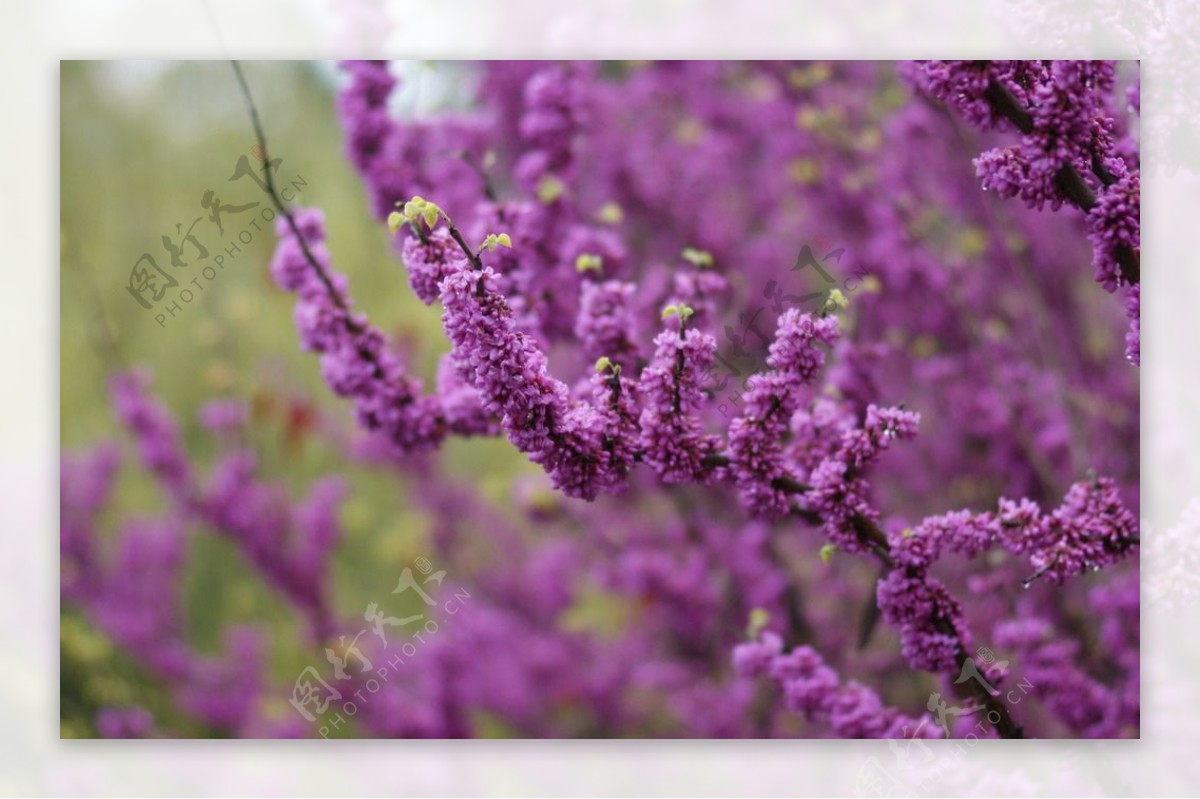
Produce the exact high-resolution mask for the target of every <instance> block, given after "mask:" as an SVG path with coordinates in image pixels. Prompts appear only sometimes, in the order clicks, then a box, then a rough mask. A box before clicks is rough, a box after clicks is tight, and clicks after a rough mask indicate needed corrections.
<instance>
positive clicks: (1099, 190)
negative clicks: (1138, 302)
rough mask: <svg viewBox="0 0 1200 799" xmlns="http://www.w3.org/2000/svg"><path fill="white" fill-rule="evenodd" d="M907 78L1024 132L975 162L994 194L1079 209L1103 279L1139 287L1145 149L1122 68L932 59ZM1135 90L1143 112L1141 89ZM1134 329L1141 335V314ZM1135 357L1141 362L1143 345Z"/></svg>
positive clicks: (965, 112) (965, 109)
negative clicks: (1134, 128)
mask: <svg viewBox="0 0 1200 799" xmlns="http://www.w3.org/2000/svg"><path fill="white" fill-rule="evenodd" d="M907 75H908V77H909V79H910V81H911V82H912V83H913V84H914V85H916V86H917V87H919V88H920V89H921V90H923V91H925V92H927V93H928V94H929V95H930V96H932V97H935V98H937V99H939V100H941V101H943V102H945V103H946V104H947V105H949V106H951V107H952V108H954V109H955V110H956V111H958V112H959V113H961V114H962V116H963V118H964V119H965V120H966V121H967V122H969V123H970V124H972V125H974V126H976V127H980V128H985V129H988V128H995V127H1000V128H1008V127H1015V128H1016V129H1017V130H1018V131H1019V132H1020V133H1021V134H1022V136H1021V141H1020V143H1019V144H1016V145H1006V146H998V147H995V148H993V149H991V150H988V151H986V152H984V153H983V154H982V155H980V156H979V157H978V158H977V159H976V160H975V166H976V171H977V173H978V175H979V177H980V179H981V180H982V182H983V186H984V188H985V189H992V190H994V191H995V192H996V193H997V194H999V195H1000V196H1001V197H1020V198H1021V200H1022V201H1023V202H1024V203H1025V204H1026V205H1028V206H1029V207H1031V208H1037V209H1041V208H1043V207H1045V206H1047V205H1048V206H1050V207H1051V208H1052V209H1055V210H1057V209H1058V208H1060V207H1062V206H1063V205H1064V204H1066V205H1071V206H1074V207H1076V208H1079V209H1080V210H1082V211H1083V212H1084V213H1086V215H1087V226H1088V239H1089V241H1090V242H1091V243H1092V247H1093V258H1092V261H1093V264H1094V267H1095V279H1096V282H1098V283H1100V285H1101V286H1103V287H1104V290H1105V291H1108V292H1114V291H1116V290H1117V288H1118V287H1120V286H1128V287H1133V286H1136V285H1137V284H1138V283H1139V282H1140V280H1141V274H1140V252H1141V237H1140V229H1141V219H1140V208H1141V179H1140V170H1139V164H1138V161H1137V158H1136V155H1137V147H1136V144H1133V143H1132V142H1131V141H1130V139H1129V137H1128V134H1127V132H1126V131H1125V130H1124V128H1123V127H1122V125H1121V123H1120V122H1119V116H1120V115H1119V113H1118V111H1117V105H1118V103H1117V102H1116V101H1115V100H1114V97H1115V93H1116V92H1115V90H1116V85H1117V70H1116V65H1115V63H1114V62H1111V61H1047V62H1026V61H926V62H917V65H916V66H915V67H914V68H911V69H909V70H907ZM1130 89H1131V90H1132V95H1131V100H1132V104H1133V106H1134V107H1135V108H1136V103H1137V98H1138V94H1137V85H1136V84H1134V85H1133V86H1131V87H1130ZM1131 324H1132V325H1133V328H1132V329H1131V331H1130V335H1132V336H1136V335H1137V333H1136V332H1134V331H1135V330H1136V329H1137V326H1138V324H1139V323H1138V318H1137V315H1136V312H1135V313H1133V314H1131ZM1127 354H1128V355H1129V356H1130V360H1132V361H1133V362H1134V363H1135V364H1137V363H1139V362H1140V352H1139V351H1138V349H1137V348H1135V347H1133V346H1131V347H1130V348H1129V350H1128V353H1127Z"/></svg>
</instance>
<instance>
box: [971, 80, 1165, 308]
mask: <svg viewBox="0 0 1200 799" xmlns="http://www.w3.org/2000/svg"><path fill="white" fill-rule="evenodd" d="M983 97H984V99H985V100H987V102H988V105H990V106H991V108H992V111H994V112H995V113H996V114H998V115H1000V116H1002V117H1004V118H1005V119H1007V120H1008V121H1009V122H1011V123H1012V124H1013V126H1014V127H1015V128H1016V129H1017V130H1019V131H1020V132H1021V133H1023V134H1025V135H1029V134H1030V133H1032V132H1033V115H1032V114H1030V113H1029V110H1028V109H1027V108H1025V107H1024V106H1023V105H1021V103H1020V102H1019V101H1018V100H1017V98H1016V97H1014V96H1013V94H1012V92H1010V91H1009V90H1008V89H1007V88H1005V87H1004V86H1002V85H1000V84H999V83H997V82H996V81H992V82H990V83H989V84H988V87H987V89H986V90H985V91H984V93H983ZM1091 162H1092V172H1093V173H1094V174H1095V175H1096V177H1097V179H1098V180H1099V181H1100V182H1101V183H1102V184H1103V185H1105V186H1111V185H1112V184H1113V183H1114V182H1115V181H1116V178H1115V177H1114V176H1113V175H1112V173H1110V172H1109V171H1108V170H1107V169H1106V168H1105V167H1104V165H1103V164H1101V163H1100V159H1099V158H1098V157H1097V155H1096V154H1095V153H1093V154H1092V158H1091ZM1054 183H1055V185H1056V186H1057V187H1058V189H1059V191H1061V192H1062V193H1063V195H1064V196H1065V197H1066V198H1067V199H1068V200H1070V201H1071V204H1073V205H1074V206H1076V207H1077V208H1079V209H1081V210H1082V211H1084V212H1085V213H1086V212H1088V211H1091V210H1092V209H1093V208H1095V207H1096V194H1095V193H1094V192H1093V191H1092V189H1091V187H1090V186H1088V184H1087V181H1085V180H1084V179H1083V175H1081V174H1079V170H1077V169H1076V168H1075V166H1074V165H1073V164H1069V163H1067V164H1063V165H1062V166H1061V167H1059V169H1058V172H1057V173H1055V175H1054ZM1114 254H1115V257H1116V259H1117V264H1118V266H1120V268H1121V277H1122V278H1124V280H1125V282H1127V283H1129V284H1130V285H1136V284H1137V283H1139V282H1140V281H1141V276H1142V259H1141V255H1139V254H1138V253H1137V252H1136V251H1134V249H1133V248H1132V247H1130V246H1129V245H1127V244H1120V245H1118V246H1117V248H1116V252H1115V253H1114Z"/></svg>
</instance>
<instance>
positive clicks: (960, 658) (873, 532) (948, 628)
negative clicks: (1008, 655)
mask: <svg viewBox="0 0 1200 799" xmlns="http://www.w3.org/2000/svg"><path fill="white" fill-rule="evenodd" d="M705 463H706V464H707V465H709V466H712V467H719V466H729V465H730V464H731V463H732V460H731V459H730V458H729V457H728V456H726V455H709V456H708V457H706V458H705ZM771 485H772V486H773V487H774V488H776V489H778V490H780V491H785V492H788V493H792V494H804V493H807V492H809V491H811V490H812V486H810V485H807V484H805V483H801V482H800V481H798V480H795V479H794V478H791V477H779V478H776V479H775V480H773V481H772V483H771ZM796 513H797V514H798V515H799V516H801V517H802V518H804V519H805V520H806V521H808V522H810V523H813V524H821V523H822V519H821V517H820V515H819V514H817V513H814V512H813V511H809V510H797V511H796ZM850 525H851V527H852V528H853V529H854V532H855V534H856V535H857V536H858V538H859V540H860V541H862V543H863V544H864V545H865V546H866V548H867V549H868V550H869V551H870V552H871V554H873V555H874V556H875V557H876V558H878V559H879V561H880V562H881V563H882V564H883V565H884V567H885V568H886V569H893V568H895V561H894V560H893V558H892V555H891V547H890V546H889V544H888V540H887V534H886V533H885V532H884V531H883V529H882V528H881V527H880V526H879V525H878V524H876V523H875V522H874V521H872V520H871V519H868V518H867V517H866V516H864V515H863V514H861V513H856V514H854V515H853V516H852V517H851V519H850ZM935 626H937V628H938V631H939V632H941V633H943V634H945V635H948V636H950V637H952V638H953V639H954V642H955V658H954V659H955V665H956V667H957V668H958V670H959V674H961V673H962V671H963V667H964V666H965V664H966V663H967V662H968V661H970V660H971V656H970V655H969V654H968V653H967V650H966V647H965V646H964V644H963V641H962V638H961V637H960V636H959V634H958V631H957V630H956V629H954V626H953V625H951V624H950V623H949V622H948V621H946V620H943V619H937V620H935ZM955 676H957V675H955ZM955 688H956V690H958V691H959V692H960V693H961V694H963V695H964V696H965V697H969V698H974V699H977V700H978V701H979V702H980V703H981V704H982V705H983V708H984V710H985V712H986V716H987V717H989V718H990V717H991V715H992V714H993V713H994V714H995V715H996V716H997V718H998V721H997V722H996V724H995V727H996V732H997V733H999V735H1000V737H1001V738H1024V737H1025V735H1024V731H1023V730H1022V728H1021V726H1020V725H1019V724H1017V723H1016V722H1015V721H1014V720H1013V718H1012V716H1011V715H1010V714H1009V712H1008V708H1006V707H1005V706H1004V703H1002V702H1000V701H999V700H997V698H996V697H995V696H993V695H992V694H991V692H990V691H988V689H987V688H986V687H985V686H983V685H982V684H980V683H979V681H977V680H967V681H966V684H956V685H955Z"/></svg>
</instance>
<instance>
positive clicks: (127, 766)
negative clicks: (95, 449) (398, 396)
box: [0, 0, 1200, 796]
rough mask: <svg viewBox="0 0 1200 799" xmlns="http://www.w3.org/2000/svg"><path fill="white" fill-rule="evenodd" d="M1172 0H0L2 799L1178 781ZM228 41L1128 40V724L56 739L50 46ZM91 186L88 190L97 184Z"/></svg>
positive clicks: (891, 47)
mask: <svg viewBox="0 0 1200 799" xmlns="http://www.w3.org/2000/svg"><path fill="white" fill-rule="evenodd" d="M1196 5H1197V4H1196V2H1195V0H1189V1H1188V2H1165V3H1161V2H1160V3H1146V4H1138V3H1132V2H1112V1H1111V0H1092V1H1091V2H1074V1H1073V0H1058V1H1057V2H1052V3H1042V4H1038V3H1036V2H1034V1H1033V0H1018V2H1009V3H1001V2H996V1H995V0H987V1H986V2H978V3H962V4H958V3H953V2H939V3H930V2H926V3H921V4H912V3H909V4H900V3H896V2H882V3H872V4H867V3H850V2H843V3H825V2H823V3H819V4H818V3H812V2H800V1H799V0H790V1H788V2H775V3H767V2H746V1H745V0H738V2H732V0H721V2H707V1H705V0H604V2H599V1H598V0H569V1H568V0H545V1H543V2H502V0H457V1H455V0H448V1H442V0H424V2H412V1H411V0H401V1H400V2H394V3H383V2H372V1H371V0H358V1H357V2H353V1H352V2H346V3H335V2H332V0H303V2H295V0H293V1H292V2H284V0H268V1H263V0H210V3H209V5H208V7H207V9H206V6H205V4H204V3H203V2H202V0H190V1H189V2H175V1H174V0H116V1H113V2H100V1H99V0H94V1H92V2H89V1H88V0H50V1H49V2H47V1H45V0H43V1H42V2H36V1H34V0H29V1H28V2H26V1H25V0H2V4H0V40H2V43H3V47H0V59H3V60H4V62H5V63H4V70H3V72H2V73H0V74H2V75H3V78H0V79H2V80H3V81H4V91H3V94H0V103H2V104H3V106H2V107H3V112H2V113H0V158H3V160H4V169H3V171H0V180H2V181H3V182H2V184H0V235H2V239H0V241H2V242H3V249H2V250H0V252H2V253H3V260H4V264H3V278H4V280H3V284H2V285H3V288H4V291H3V292H2V293H0V370H2V371H0V374H2V375H3V382H2V383H0V385H2V387H3V390H2V391H0V513H2V514H3V521H4V524H3V536H2V538H0V793H12V794H26V795H28V794H47V793H48V794H59V793H69V794H76V795H110V794H115V795H123V796H132V795H143V794H145V795H161V794H163V793H167V794H173V793H183V794H186V795H225V794H242V795H245V794H251V795H254V794H262V795H323V794H332V795H337V796H346V795H360V794H363V795H365V794H381V793H386V794H399V795H409V794H427V795H447V794H451V795H463V794H467V795H470V794H501V795H556V796H572V795H607V794H617V795H624V794H631V795H635V794H636V795H655V794H664V795H714V796H715V795H740V794H747V795H809V794H812V795H871V794H870V791H871V790H872V789H871V788H870V787H869V785H868V783H867V782H866V778H867V777H868V776H870V775H871V774H873V773H874V774H877V773H878V770H879V769H880V768H882V769H883V770H884V771H885V772H886V776H884V777H883V779H884V782H883V783H880V784H879V785H880V787H877V788H875V789H874V790H886V789H887V786H888V785H889V784H890V785H891V788H892V790H893V791H894V793H893V795H914V794H915V795H931V796H936V795H950V796H965V795H996V794H999V795H1008V796H1014V795H1029V796H1042V795H1048V796H1063V795H1130V794H1137V795H1165V794H1174V795H1178V794H1191V795H1195V792H1196V791H1197V790H1200V757H1198V756H1197V754H1196V749H1195V745H1194V741H1195V740H1197V739H1198V738H1200V735H1198V733H1200V713H1198V712H1197V711H1198V710H1200V707H1198V705H1200V690H1198V687H1200V686H1198V675H1200V672H1198V671H1197V669H1196V668H1195V666H1196V664H1197V662H1198V660H1200V658H1198V657H1197V652H1198V650H1200V646H1197V643H1196V641H1195V640H1194V637H1195V635H1196V633H1195V632H1194V631H1197V630H1200V625H1198V624H1197V621H1200V618H1198V617H1200V612H1198V611H1200V603H1198V601H1197V598H1196V594H1195V592H1194V591H1192V590H1191V586H1192V585H1193V584H1195V583H1196V577H1195V575H1194V574H1193V572H1192V569H1193V568H1194V567H1195V566H1197V565H1200V558H1198V557H1197V554H1196V553H1198V552H1200V546H1197V544H1196V543H1195V539H1196V538H1197V537H1198V536H1200V482H1198V481H1197V472H1198V471H1200V413H1198V411H1200V408H1198V407H1197V406H1198V405H1200V403H1198V401H1197V397H1198V396H1200V359H1198V358H1197V357H1196V352H1197V345H1196V342H1200V329H1198V328H1200V313H1198V312H1197V310H1196V308H1195V307H1194V304H1193V303H1194V299H1195V298H1196V297H1197V291H1196V289H1197V283H1198V282H1200V278H1198V277H1197V274H1196V260H1197V259H1196V255H1195V253H1196V248H1195V246H1194V245H1193V244H1192V243H1191V239H1192V237H1193V236H1194V235H1196V233H1195V231H1196V221H1197V218H1198V217H1200V214H1198V213H1197V212H1198V211H1200V200H1198V198H1200V180H1198V177H1200V115H1198V114H1197V107H1198V106H1200V80H1198V78H1200V68H1198V67H1197V58H1196V56H1195V55H1194V53H1192V52H1188V51H1189V50H1190V49H1191V48H1192V46H1193V45H1194V42H1195V41H1197V40H1200V37H1198V36H1197V26H1200V9H1197V8H1196ZM1040 6H1045V9H1043V8H1042V7H1040ZM1051 8H1052V9H1053V11H1050V10H1046V9H1051ZM214 23H215V27H214ZM218 28H219V30H220V35H218V34H217V33H216V29H218ZM227 54H233V55H236V56H238V57H242V58H332V57H347V56H355V57H361V56H388V57H395V58H415V57H420V58H435V57H436V58H477V57H496V58H504V57H534V58H547V57H551V58H553V57H571V58H592V57H606V58H607V57H622V58H624V57H637V58H668V57H695V58H723V57H746V58H767V57H772V58H773V57H786V58H810V57H833V58H905V57H943V58H944V57H996V56H1001V57H1038V58H1047V57H1075V58H1079V57H1105V58H1141V59H1142V75H1143V78H1142V81H1143V91H1142V98H1143V99H1142V102H1143V106H1142V108H1143V118H1144V123H1143V124H1144V142H1143V147H1144V151H1143V153H1144V160H1143V166H1144V169H1143V184H1142V185H1143V189H1142V190H1143V197H1144V204H1145V214H1144V218H1145V224H1144V226H1143V227H1144V230H1143V236H1144V238H1143V242H1144V253H1143V257H1144V260H1145V263H1146V264H1148V268H1145V269H1144V274H1145V275H1147V278H1146V281H1145V284H1144V287H1143V297H1142V316H1143V336H1144V341H1143V346H1142V352H1143V366H1142V377H1143V380H1142V390H1143V393H1142V411H1143V430H1144V433H1143V439H1142V447H1143V449H1142V456H1143V494H1142V496H1143V503H1144V506H1143V513H1144V515H1145V518H1144V525H1143V528H1144V529H1143V536H1142V537H1143V541H1144V542H1145V546H1144V551H1143V555H1142V562H1143V598H1144V602H1143V658H1144V661H1143V663H1144V665H1143V674H1144V675H1145V684H1144V686H1143V724H1142V735H1143V738H1142V740H1141V741H1114V742H1067V741H994V742H981V743H979V744H977V745H975V746H974V747H971V748H969V749H965V748H964V749H963V751H962V753H961V756H959V755H956V754H955V753H954V751H953V747H957V746H962V742H938V743H937V744H936V745H934V746H932V747H931V748H932V754H933V760H932V761H931V764H930V766H928V767H926V768H925V770H924V771H922V770H921V769H920V768H905V767H903V764H901V763H900V762H899V760H898V759H897V757H896V755H895V753H894V752H893V751H891V750H889V748H888V745H887V744H886V743H868V742H824V741H794V742H791V741H745V742H717V741H711V742H636V741H631V742H622V741H607V742H586V741H563V742H553V741H550V742H541V741H528V742H521V741H464V742H413V741H363V742H350V741H342V742H337V743H332V742H324V741H305V742H296V743H290V742H251V741H229V742H221V741H199V742H174V741H146V742H116V741H59V739H58V706H57V702H58V699H57V697H58V599H57V597H58V545H57V540H58V510H57V507H58V501H57V500H58V494H57V492H58V454H59V451H58V368H59V359H58V325H59V322H58V307H59V305H58V258H57V255H58V253H57V245H58V235H57V234H58V226H57V222H56V220H57V216H58V146H57V144H58V101H57V96H58V70H59V65H58V62H59V59H73V58H85V59H92V58H168V59H169V58H180V59H184V58H221V57H224V56H225V55H227ZM96 194H97V200H98V201H102V199H103V195H104V192H103V187H96ZM1194 499H1195V500H1197V502H1198V505H1197V506H1196V508H1195V510H1196V512H1195V513H1193V514H1192V515H1191V518H1190V519H1189V517H1188V516H1187V513H1186V509H1187V506H1188V504H1189V502H1191V501H1192V500H1194ZM931 769H932V770H931ZM923 778H924V781H922V779H923ZM889 780H895V782H894V783H889V782H888V781H889Z"/></svg>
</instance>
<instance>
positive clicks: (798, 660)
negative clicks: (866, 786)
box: [733, 632, 940, 738]
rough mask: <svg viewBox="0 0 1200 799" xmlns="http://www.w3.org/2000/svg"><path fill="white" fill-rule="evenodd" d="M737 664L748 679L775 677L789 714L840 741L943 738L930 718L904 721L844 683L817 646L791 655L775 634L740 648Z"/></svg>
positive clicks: (857, 686)
mask: <svg viewBox="0 0 1200 799" xmlns="http://www.w3.org/2000/svg"><path fill="white" fill-rule="evenodd" d="M733 664H734V668H735V669H736V670H737V672H738V674H739V675H741V676H742V677H747V678H753V677H760V676H768V677H770V678H771V680H773V681H774V682H775V683H777V684H778V686H779V688H780V689H781V690H782V692H783V697H784V702H785V703H786V705H787V707H788V709H789V710H791V711H793V712H796V713H802V714H803V715H804V717H805V718H806V719H807V720H808V721H810V722H812V723H814V724H820V725H825V726H827V727H828V728H829V730H830V731H831V732H832V733H833V734H834V735H836V736H837V737H839V738H916V737H924V738H933V737H937V735H938V734H939V733H940V731H939V730H938V728H937V726H936V725H934V724H932V723H930V719H929V717H928V716H926V717H923V718H910V717H908V716H904V715H902V714H901V713H900V711H898V710H896V709H895V708H891V707H887V706H886V705H884V704H883V701H882V700H881V699H880V698H879V695H878V694H877V693H875V692H874V691H872V690H871V689H870V688H868V687H866V686H865V685H862V684H861V683H858V682H855V681H853V680H850V681H848V682H846V683H844V684H843V683H842V681H841V679H840V678H839V677H838V674H837V672H836V671H834V670H833V669H831V668H830V667H829V666H828V665H827V664H826V663H825V661H824V659H823V658H822V657H821V656H820V655H819V654H817V652H815V651H814V650H813V648H812V647H810V646H798V647H796V648H795V649H792V650H791V651H790V652H786V653H785V652H784V651H783V640H782V639H781V638H780V637H779V636H778V635H775V634H774V633H770V632H766V633H763V634H762V636H761V638H759V639H758V640H756V641H751V642H749V643H744V644H739V645H738V646H737V647H735V648H734V650H733Z"/></svg>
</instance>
